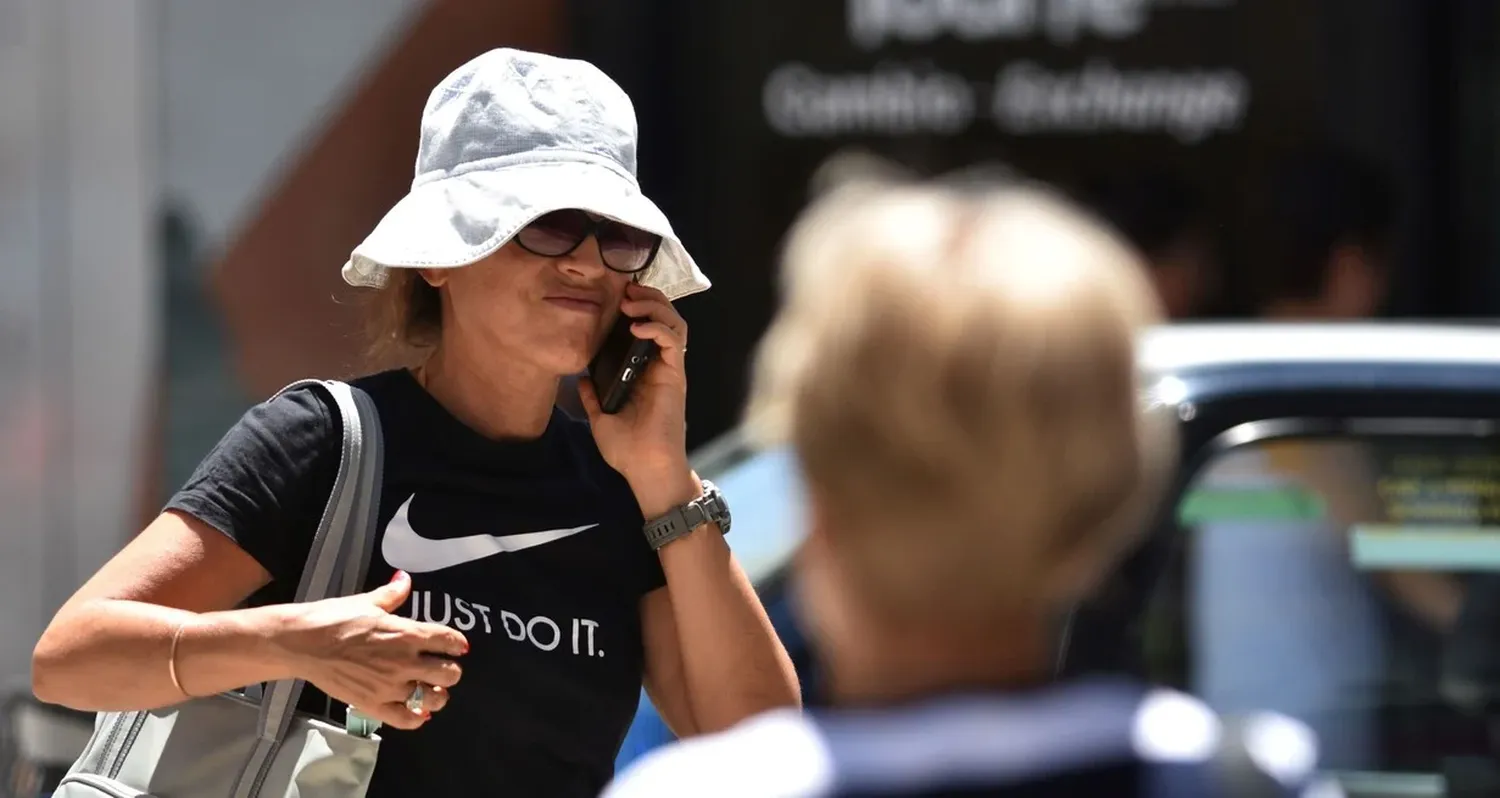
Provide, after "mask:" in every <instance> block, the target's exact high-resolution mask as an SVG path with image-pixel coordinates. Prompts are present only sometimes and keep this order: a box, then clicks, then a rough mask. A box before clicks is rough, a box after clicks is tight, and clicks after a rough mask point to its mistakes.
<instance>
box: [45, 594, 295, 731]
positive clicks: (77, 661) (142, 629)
mask: <svg viewBox="0 0 1500 798" xmlns="http://www.w3.org/2000/svg"><path fill="white" fill-rule="evenodd" d="M282 612H283V608H281V607H274V606H273V607H258V608H254V609H244V610H230V611H227V612H211V613H202V614H200V613H193V612H187V611H184V610H178V609H172V608H169V607H161V606H157V605H154V604H146V603H142V602H136V601H118V600H94V601H90V602H87V603H84V604H82V605H80V606H78V607H74V608H71V609H66V610H64V611H63V613H62V614H60V615H59V617H58V619H57V620H56V621H54V622H53V624H52V627H51V628H49V629H48V631H47V633H46V634H45V635H43V637H42V639H41V641H40V642H38V643H37V646H36V649H35V651H34V652H33V654H32V665H31V684H32V691H33V692H34V693H35V694H36V696H37V698H39V699H41V700H42V701H46V702H48V703H52V704H59V705H62V706H67V707H71V708H73V709H78V710H84V711H128V710H140V709H156V708H159V707H164V706H170V705H172V704H177V703H180V702H182V701H183V700H185V698H187V697H188V696H185V695H184V693H183V692H182V691H181V690H179V689H178V686H177V685H176V684H174V683H173V681H172V669H173V668H172V666H171V665H170V664H169V663H171V662H172V661H173V660H172V640H173V637H174V635H176V634H177V630H178V628H179V627H181V628H182V634H181V635H180V637H178V639H177V651H176V659H175V669H176V673H177V679H178V681H179V682H181V685H182V688H183V689H185V690H186V691H187V692H188V693H189V694H191V695H193V696H206V695H213V694H215V693H221V692H225V691H227V690H235V689H239V688H241V687H244V686H246V685H250V684H255V683H257V682H263V681H274V680H277V679H285V678H291V677H292V676H293V675H294V674H292V673H291V672H290V671H291V667H290V665H289V664H288V661H289V658H288V657H286V656H285V655H284V654H283V653H282V652H281V651H280V650H279V648H278V647H277V645H276V644H275V642H274V641H275V638H276V633H277V631H278V630H279V629H281V628H284V627H285V623H284V620H283V619H282V618H281V614H282Z"/></svg>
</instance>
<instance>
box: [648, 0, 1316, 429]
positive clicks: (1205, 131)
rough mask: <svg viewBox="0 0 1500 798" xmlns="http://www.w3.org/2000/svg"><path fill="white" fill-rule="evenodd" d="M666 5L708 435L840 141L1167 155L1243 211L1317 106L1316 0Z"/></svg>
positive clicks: (1076, 159) (1042, 153)
mask: <svg viewBox="0 0 1500 798" xmlns="http://www.w3.org/2000/svg"><path fill="white" fill-rule="evenodd" d="M670 5H671V8H672V14H671V15H670V24H671V25H672V27H671V28H670V29H667V30H665V31H662V32H659V35H660V39H658V40H662V39H666V40H670V42H671V46H672V47H673V48H674V49H675V51H676V52H677V53H678V54H679V55H678V56H677V57H676V58H675V59H673V60H672V63H673V65H674V67H673V69H672V70H671V71H670V74H666V75H664V76H663V77H664V78H665V79H666V82H668V83H670V85H671V88H663V87H661V86H650V87H648V89H647V90H648V91H650V92H654V93H655V96H654V97H653V98H652V99H650V100H648V101H647V103H648V107H649V108H651V109H653V113H656V114H661V113H671V114H674V115H676V116H677V117H678V119H677V122H676V124H675V132H674V135H673V136H672V139H673V141H672V148H671V152H670V153H663V152H661V151H660V150H658V151H657V157H658V165H660V159H661V158H662V157H668V158H671V159H673V163H674V166H673V168H674V169H676V170H679V171H680V174H679V175H677V176H676V177H677V180H676V181H675V185H676V188H675V191H674V193H675V194H677V195H678V200H679V201H678V204H677V207H676V208H674V209H671V210H673V212H674V214H675V216H676V217H677V218H678V219H679V225H680V227H681V228H682V229H683V231H684V233H685V234H686V235H687V237H688V243H689V244H690V245H691V246H692V247H693V248H694V251H695V252H696V253H697V255H698V257H699V260H700V261H701V262H702V263H703V266H704V267H705V269H706V270H707V271H708V273H709V274H710V276H711V277H712V278H713V280H714V281H715V284H716V288H715V290H714V291H711V292H709V294H707V295H705V296H703V297H701V298H693V299H691V300H688V301H687V302H685V303H683V307H684V312H685V313H686V314H687V315H688V317H689V320H690V321H691V322H692V323H693V325H694V333H693V335H694V345H693V358H692V361H693V362H692V363H691V364H690V366H691V369H692V375H693V385H694V396H695V398H694V401H693V403H692V404H693V410H692V417H691V429H690V432H691V434H692V437H693V439H694V441H695V442H701V441H702V440H704V439H705V438H706V437H707V436H709V435H712V434H717V433H719V432H722V431H723V430H724V429H726V428H727V427H729V426H730V425H732V423H733V422H734V420H735V418H736V415H737V413H738V411H739V403H740V401H741V400H742V398H743V389H744V377H745V374H746V369H747V358H748V355H749V352H750V351H751V348H752V346H753V343H754V341H755V340H756V338H757V337H758V336H759V334H760V332H761V330H762V329H763V327H764V324H765V322H766V321H767V319H768V318H769V314H770V311H771V307H772V300H773V283H774V269H775V260H776V252H777V248H778V246H779V244H780V243H781V240H782V237H783V235H784V233H785V231H786V229H787V226H788V224H789V223H790V221H791V220H792V219H793V217H794V216H795V214H796V213H797V212H798V211H799V210H800V209H801V208H802V207H803V206H804V205H805V204H806V202H807V200H808V199H809V196H810V191H809V181H810V180H811V179H812V176H813V175H814V174H815V173H817V171H818V169H819V167H820V166H821V165H824V164H826V163H828V162H829V159H830V158H831V157H833V156H835V155H837V154H840V153H848V152H868V153H874V154H877V155H880V156H884V157H886V158H890V159H893V160H895V161H898V162H900V163H902V164H904V165H905V166H907V167H909V168H911V169H914V170H917V171H918V172H920V173H928V174H931V173H941V172H946V171H949V170H953V169H957V168H962V167H967V166H971V165H974V164H983V163H1004V164H1007V165H1009V166H1011V167H1015V168H1018V169H1019V170H1020V171H1022V172H1024V173H1026V174H1029V175H1031V176H1035V177H1039V178H1042V179H1045V180H1048V181H1052V182H1057V183H1061V184H1063V185H1065V186H1066V185H1072V184H1075V183H1076V182H1078V181H1080V180H1086V179H1090V178H1094V177H1102V176H1109V175H1111V174H1114V173H1117V172H1122V171H1141V170H1158V171H1160V170H1165V171H1168V172H1171V173H1174V174H1177V175H1180V176H1183V177H1185V178H1187V179H1188V180H1190V181H1191V182H1192V183H1194V184H1196V187H1197V188H1198V189H1199V190H1200V191H1202V192H1203V193H1204V199H1203V201H1204V203H1205V204H1206V206H1207V211H1208V212H1209V213H1210V214H1213V215H1216V216H1217V217H1218V219H1220V220H1222V222H1223V223H1224V224H1225V226H1226V229H1232V228H1233V227H1234V225H1235V224H1236V216H1237V214H1238V209H1237V205H1236V202H1237V198H1238V197H1239V196H1240V195H1241V193H1242V190H1243V189H1242V185H1241V184H1242V182H1243V180H1244V178H1245V176H1246V175H1247V174H1249V173H1252V172H1253V171H1254V170H1255V169H1256V168H1257V166H1256V163H1257V159H1258V158H1259V157H1261V156H1260V153H1262V152H1263V151H1264V150H1266V149H1267V148H1269V147H1273V146H1275V145H1277V144H1279V143H1283V142H1288V141H1296V140H1299V139H1302V138H1305V137H1307V136H1308V135H1310V134H1311V132H1313V131H1316V130H1317V129H1318V128H1319V127H1320V126H1321V125H1322V118H1321V116H1320V115H1321V114H1322V113H1323V112H1322V107H1321V104H1322V102H1323V99H1322V98H1323V97H1324V96H1325V87H1323V86H1322V85H1321V83H1320V80H1321V77H1320V76H1322V75H1323V74H1324V73H1325V72H1326V70H1324V69H1323V68H1322V63H1321V59H1322V58H1323V56H1322V51H1323V47H1322V43H1323V39H1324V38H1325V37H1326V35H1327V30H1326V24H1324V23H1325V20H1323V19H1322V15H1320V12H1319V9H1321V8H1323V6H1324V5H1326V3H1320V2H1313V1H1312V0H761V1H760V2H753V3H752V2H746V3H694V2H677V3H674V4H670ZM666 17H667V15H663V19H665V18H666ZM644 49H646V48H638V50H644ZM644 129H646V128H643V130H644ZM657 129H658V130H660V129H661V126H660V125H658V126H657ZM643 152H644V153H645V155H646V157H645V162H646V164H647V168H650V165H651V159H650V157H649V156H650V151H649V150H643Z"/></svg>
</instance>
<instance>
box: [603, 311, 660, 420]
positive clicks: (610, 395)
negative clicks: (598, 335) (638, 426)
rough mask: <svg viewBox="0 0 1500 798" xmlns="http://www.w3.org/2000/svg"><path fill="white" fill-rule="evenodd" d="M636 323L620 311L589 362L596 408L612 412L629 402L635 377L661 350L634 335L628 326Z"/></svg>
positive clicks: (637, 376)
mask: <svg viewBox="0 0 1500 798" xmlns="http://www.w3.org/2000/svg"><path fill="white" fill-rule="evenodd" d="M635 322H636V319H633V318H631V317H629V316H626V315H624V314H621V315H620V317H619V318H618V319H616V320H615V326H614V327H613V328H612V329H610V331H609V336H608V337H607V338H605V339H604V345H603V346H602V347H600V348H599V353H598V354H596V355H594V360H593V362H591V363H589V379H590V380H591V381H593V383H594V392H595V393H596V394H597V395H598V397H599V409H601V410H603V411H604V412H605V413H609V414H611V415H613V414H615V413H618V412H620V409H621V408H623V407H624V406H625V403H626V402H629V401H630V392H631V391H632V390H633V389H634V388H635V383H636V380H638V379H639V378H640V376H641V372H642V371H645V370H646V366H647V365H648V364H649V363H650V362H651V360H652V359H654V358H655V357H656V356H657V354H658V353H659V351H660V350H659V348H658V347H657V346H656V342H655V341H648V340H646V339H644V338H637V337H635V335H634V334H633V333H631V332H630V325H631V324H634V323H635Z"/></svg>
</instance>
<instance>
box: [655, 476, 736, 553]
mask: <svg viewBox="0 0 1500 798" xmlns="http://www.w3.org/2000/svg"><path fill="white" fill-rule="evenodd" d="M729 523H730V518H729V503H728V502H726V501H724V494H723V493H720V492H719V489H718V488H717V487H715V486H714V483H712V482H709V481H708V480H706V479H705V480H703V495H702V496H699V497H698V498H696V499H693V500H692V501H690V502H688V503H687V504H684V505H682V506H680V507H675V508H673V509H672V510H671V511H669V512H668V513H667V514H666V515H663V516H662V517H660V518H656V519H653V520H650V521H647V522H646V527H645V532H646V540H647V542H649V543H650V544H651V548H652V549H653V550H655V549H660V548H661V547H662V546H665V545H667V544H668V543H671V542H672V541H674V540H676V539H678V538H680V537H685V536H686V535H687V534H688V533H690V532H692V531H693V530H695V529H697V528H698V527H700V526H704V525H705V524H718V526H719V532H720V533H721V534H724V535H727V534H729Z"/></svg>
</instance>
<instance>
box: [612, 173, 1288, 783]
mask: <svg viewBox="0 0 1500 798" xmlns="http://www.w3.org/2000/svg"><path fill="white" fill-rule="evenodd" d="M783 269H784V271H783V280H784V289H785V296H784V304H783V305H782V307H781V309H780V311H779V314H778V315H777V317H776V319H775V320H774V322H773V323H772V326H771V328H770V330H769V331H768V332H767V334H766V336H765V338H764V339H763V341H762V343H761V347H760V351H759V353H758V356H757V360H756V367H755V372H754V381H753V388H752V392H751V401H750V407H749V412H748V417H747V421H748V428H749V429H750V430H751V431H752V432H753V433H754V434H756V435H758V436H760V438H761V439H762V441H763V442H764V443H766V444H768V445H774V444H779V443H782V442H790V444H791V446H792V448H793V450H794V452H795V453H796V457H797V459H798V463H799V466H800V470H801V472H802V474H803V476H804V477H805V481H806V485H807V495H808V500H809V519H808V527H809V535H808V538H807V540H806V542H805V543H804V544H803V547H802V549H801V551H800V552H799V554H798V557H797V559H796V561H795V564H794V571H795V578H796V579H797V580H798V586H797V587H798V595H799V596H800V597H801V601H802V604H801V607H802V610H803V613H804V615H805V621H806V622H805V624H804V628H805V629H806V630H807V632H808V635H809V639H810V641H811V642H812V643H813V645H814V646H815V648H816V649H817V650H818V652H819V654H820V656H821V657H822V659H823V662H824V663H825V664H826V676H827V682H826V687H827V691H828V697H829V698H830V700H831V705H832V706H831V707H829V708H827V709H817V710H812V711H808V712H807V713H805V714H804V713H797V712H782V711H777V712H770V713H766V714H763V715H761V716H759V717H757V718H755V719H753V720H750V721H747V722H746V723H744V724H742V725H740V726H739V727H737V728H736V729H733V730H731V731H729V732H727V733H724V734H721V735H716V736H713V737H708V738H700V739H698V740H694V741H688V742H684V743H680V744H677V745H674V746H668V747H666V748H663V749H659V750H657V751H655V752H653V753H651V754H648V755H647V756H646V757H644V758H642V759H641V760H639V761H638V762H637V763H635V764H634V765H633V766H632V767H630V768H629V769H627V770H626V771H625V772H624V773H622V774H621V776H620V777H619V778H618V780H617V781H616V782H615V783H614V784H613V785H612V786H611V788H610V789H609V790H607V791H606V793H605V795H606V796H607V798H645V797H646V796H651V798H678V797H679V796H681V797H683V798H685V797H686V796H694V797H695V798H696V797H697V796H709V795H712V796H717V797H718V798H730V797H737V796H744V797H745V798H766V797H768V796H778V797H780V798H799V797H800V798H813V797H814V796H869V795H877V794H878V795H885V796H936V795H953V796H957V795H963V796H998V795H1028V796H1079V795H1101V796H1102V795H1108V796H1163V795H1172V796H1183V798H1186V796H1213V795H1221V794H1223V793H1222V792H1220V791H1219V790H1218V782H1217V781H1216V779H1217V778H1218V773H1219V772H1220V771H1219V770H1218V768H1219V767H1220V765H1221V764H1222V763H1220V762H1212V760H1214V757H1215V755H1216V752H1217V751H1219V750H1220V740H1221V733H1220V732H1221V725H1220V721H1219V719H1218V718H1216V716H1215V715H1214V713H1212V712H1211V711H1210V710H1209V709H1208V708H1207V707H1205V706H1204V705H1203V704H1201V703H1199V702H1198V701H1197V700H1195V699H1193V698H1191V697H1189V696H1187V695H1183V694H1180V693H1176V692H1172V691H1167V690H1153V689H1150V688H1149V687H1147V686H1146V685H1143V684H1137V683H1134V682H1132V681H1129V680H1126V679H1123V678H1116V679H1101V680H1086V681H1079V682H1076V683H1053V682H1052V673H1053V671H1052V668H1053V658H1054V651H1055V649H1054V646H1053V640H1054V636H1053V630H1054V622H1055V619H1056V618H1057V617H1059V615H1060V614H1061V613H1062V612H1063V611H1064V610H1065V609H1066V608H1068V607H1070V606H1072V605H1073V604H1074V603H1075V602H1077V601H1078V600H1079V599H1081V598H1083V597H1084V596H1086V595H1088V594H1089V593H1090V592H1091V591H1092V590H1093V589H1094V588H1095V587H1096V586H1097V585H1098V584H1099V583H1100V582H1101V580H1102V579H1103V578H1104V577H1105V575H1106V574H1107V573H1108V572H1109V571H1110V570H1111V569H1112V568H1113V567H1114V566H1115V564H1116V562H1117V560H1118V559H1119V558H1120V557H1121V556H1122V554H1123V553H1124V552H1126V551H1127V550H1129V549H1130V548H1131V547H1132V545H1133V543H1134V542H1135V540H1136V538H1137V536H1138V535H1139V534H1141V532H1142V530H1143V529H1144V528H1145V527H1146V525H1147V522H1148V520H1149V518H1150V517H1151V516H1152V515H1153V513H1154V512H1155V510H1156V507H1157V505H1158V504H1159V502H1160V500H1161V499H1162V496H1163V493H1164V489H1165V486H1166V484H1167V482H1168V478H1169V477H1170V475H1171V474H1172V473H1174V463H1175V455H1174V452H1175V449H1176V441H1175V428H1176V427H1175V424H1176V422H1175V416H1173V415H1172V414H1171V412H1170V411H1169V409H1168V408H1167V407H1165V406H1163V405H1161V404H1159V403H1154V402H1151V401H1148V395H1147V394H1144V393H1143V390H1142V389H1143V385H1142V381H1141V380H1140V378H1139V376H1138V375H1137V367H1136V361H1135V355H1134V346H1135V344H1134V341H1135V338H1136V334H1137V333H1138V332H1140V331H1141V329H1142V327H1143V326H1145V325H1148V324H1151V323H1153V322H1155V321H1157V320H1158V318H1159V315H1160V311H1159V304H1158V302H1157V300H1156V297H1155V296H1154V294H1153V292H1152V291H1151V287H1150V284H1149V281H1148V280H1147V278H1146V273H1145V270H1144V269H1143V268H1142V265H1141V264H1140V262H1139V261H1138V260H1137V258H1136V255H1135V254H1134V251H1133V250H1132V249H1131V248H1129V247H1128V246H1127V245H1126V244H1125V243H1124V242H1123V241H1121V240H1119V239H1117V238H1116V237H1115V236H1114V235H1112V234H1111V233H1110V232H1109V231H1108V230H1107V229H1106V228H1104V227H1103V226H1102V225H1101V224H1100V223H1098V222H1096V221H1095V220H1093V219H1092V218H1090V217H1088V216H1085V215H1084V214H1083V213H1081V212H1080V211H1078V210H1076V209H1074V208H1073V207H1072V206H1071V205H1069V204H1067V203H1065V202H1064V201H1062V200H1060V199H1057V198H1056V197H1054V196H1052V195H1051V194H1049V193H1047V192H1044V191H1042V190H1040V189H1035V188H1029V187H1024V186H1020V185H1012V186H1010V187H1007V188H997V189H992V190H987V191H978V192H976V191H974V190H973V188H972V187H965V188H964V189H962V190H956V189H954V188H952V187H937V186H931V185H899V186H885V187H882V186H878V185H873V184H869V183H864V184H861V185H857V186H852V187H850V188H848V189H846V190H842V191H836V192H834V193H832V194H830V195H829V196H828V197H826V198H824V199H823V200H821V201H819V202H818V203H817V204H816V205H815V206H814V207H813V208H812V209H811V210H810V211H808V212H807V213H806V214H805V215H804V217H803V218H802V219H801V220H800V221H799V222H798V223H797V225H796V227H795V228H794V230H793V232H792V235H791V238H790V241H789V243H788V247H787V250H786V256H785V261H784V266H783ZM1246 740H1247V742H1246V746H1245V750H1244V753H1245V756H1244V759H1245V760H1246V761H1248V762H1250V763H1252V766H1251V767H1250V768H1247V770H1248V771H1250V772H1252V773H1253V775H1254V776H1255V778H1256V779H1258V780H1259V781H1257V782H1256V783H1263V785H1264V786H1266V787H1267V788H1268V789H1270V792H1269V794H1278V795H1279V794H1287V795H1290V794H1292V793H1293V792H1294V791H1296V790H1299V789H1301V788H1302V787H1303V786H1304V785H1305V784H1306V783H1307V782H1308V780H1309V777H1310V774H1311V772H1312V769H1313V767H1314V764H1315V759H1316V753H1315V743H1314V741H1313V739H1312V738H1311V735H1310V734H1309V733H1308V732H1307V731H1306V729H1305V728H1304V727H1302V726H1300V725H1299V724H1297V723H1296V722H1294V721H1292V720H1290V719H1287V718H1284V717H1280V716H1270V715H1267V716H1263V717H1258V718H1257V725H1256V727H1255V728H1254V729H1253V730H1251V733H1249V734H1247V735H1246Z"/></svg>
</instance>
